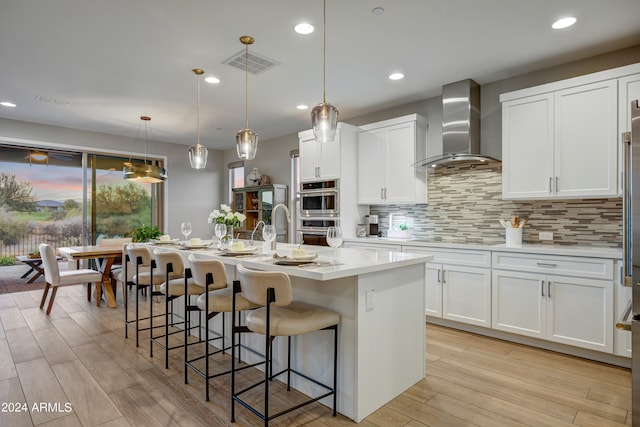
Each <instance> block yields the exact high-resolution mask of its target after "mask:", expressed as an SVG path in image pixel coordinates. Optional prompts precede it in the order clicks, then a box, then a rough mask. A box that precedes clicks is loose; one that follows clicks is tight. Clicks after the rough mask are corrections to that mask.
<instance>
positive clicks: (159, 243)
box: [151, 239, 180, 245]
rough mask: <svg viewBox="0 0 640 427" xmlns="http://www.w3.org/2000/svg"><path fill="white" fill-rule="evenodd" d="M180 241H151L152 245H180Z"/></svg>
mask: <svg viewBox="0 0 640 427" xmlns="http://www.w3.org/2000/svg"><path fill="white" fill-rule="evenodd" d="M179 241H180V239H171V240H155V239H151V243H153V244H154V245H175V244H176V243H178V242H179Z"/></svg>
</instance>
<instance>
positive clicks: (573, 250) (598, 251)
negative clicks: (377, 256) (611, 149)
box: [344, 237, 622, 259]
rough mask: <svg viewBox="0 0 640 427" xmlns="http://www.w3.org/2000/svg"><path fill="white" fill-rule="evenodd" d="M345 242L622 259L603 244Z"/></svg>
mask: <svg viewBox="0 0 640 427" xmlns="http://www.w3.org/2000/svg"><path fill="white" fill-rule="evenodd" d="M344 241H345V242H360V243H368V244H380V245H384V244H387V245H402V246H403V247H405V246H414V247H415V246H419V247H430V248H441V249H475V250H485V251H494V252H495V251H500V252H519V253H529V254H543V255H566V256H581V257H590V258H611V259H622V249H621V248H611V247H605V246H597V245H593V246H590V245H589V246H587V245H558V244H524V245H522V247H521V248H514V247H509V248H508V247H506V245H505V244H504V243H502V244H498V245H496V244H490V245H483V244H480V243H449V242H446V243H445V242H433V241H428V240H420V239H390V238H386V237H359V238H358V237H355V238H345V239H344Z"/></svg>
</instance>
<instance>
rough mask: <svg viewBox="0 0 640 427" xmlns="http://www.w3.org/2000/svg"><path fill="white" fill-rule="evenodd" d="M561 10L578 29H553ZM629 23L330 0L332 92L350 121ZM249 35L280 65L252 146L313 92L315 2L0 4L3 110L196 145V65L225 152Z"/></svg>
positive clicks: (579, 9)
mask: <svg viewBox="0 0 640 427" xmlns="http://www.w3.org/2000/svg"><path fill="white" fill-rule="evenodd" d="M377 6H379V7H382V8H384V13H383V14H381V15H374V14H373V13H371V10H372V9H373V8H374V7H377ZM566 15H574V16H576V17H577V18H578V22H577V24H576V25H574V26H573V27H571V28H569V29H565V30H560V31H553V30H551V28H550V26H551V23H552V22H553V21H554V20H555V19H556V18H559V17H562V16H566ZM639 19H640V1H639V0H528V1H527V0H348V1H338V0H328V1H327V101H328V102H329V103H331V104H333V105H335V106H336V107H338V109H339V110H340V117H341V119H348V118H350V117H357V116H360V115H363V114H367V113H369V112H373V111H377V110H380V109H383V108H387V107H392V106H395V105H400V104H404V103H407V102H411V101H415V100H419V99H424V98H428V97H432V96H436V95H439V94H441V86H442V85H443V84H446V83H450V82H454V81H457V80H462V79H465V78H472V79H474V80H475V81H477V82H478V83H480V84H484V83H488V82H492V81H495V80H499V79H503V78H507V77H511V76H514V75H518V74H522V73H524V72H527V71H532V70H536V69H542V68H547V67H550V66H553V65H557V64H561V63H566V62H569V61H573V60H577V59H581V58H585V57H589V56H593V55H597V54H601V53H604V52H608V51H612V50H617V49H621V48H625V47H629V46H633V45H636V44H639V43H640V25H639V24H638V23H639V22H640V21H639ZM301 21H307V22H309V23H311V24H313V25H314V26H315V27H316V31H315V32H314V33H313V34H311V35H307V36H301V35H298V34H296V33H295V32H294V31H293V27H294V25H295V24H297V23H299V22H301ZM245 34H246V35H251V36H253V37H255V39H256V42H255V44H253V45H252V46H251V47H250V48H249V52H250V53H256V54H259V55H263V56H266V57H268V58H271V59H274V60H276V61H278V62H279V63H280V65H278V66H277V67H275V68H273V69H271V70H268V71H266V72H264V73H262V74H260V75H249V127H250V128H251V129H253V130H254V131H255V132H257V133H258V134H259V135H260V139H261V140H262V141H264V140H267V139H271V138H275V137H278V136H282V135H286V134H290V133H293V132H297V131H300V130H304V129H307V128H309V127H310V118H309V114H310V113H309V110H307V111H300V110H297V109H296V105H298V104H301V103H304V104H307V105H309V106H311V107H312V106H313V105H315V104H317V103H318V102H320V101H321V100H322V53H323V47H322V1H321V0H271V1H265V0H243V1H231V0H227V1H221V0H182V1H175V0H135V1H131V0H108V1H107V0H102V1H100V0H56V1H36V0H0V101H2V100H9V101H12V102H14V103H16V104H17V105H18V106H17V108H5V107H0V117H5V118H9V119H16V120H26V121H31V122H38V123H45V124H51V125H58V126H65V127H71V128H78V129H85V130H91V131H97V132H104V133H111V134H118V135H125V136H131V137H134V136H136V133H137V130H138V128H139V122H140V120H139V116H140V115H143V114H144V115H150V116H151V117H152V121H151V128H152V130H153V139H155V140H161V141H167V142H175V143H178V144H185V145H191V144H193V143H195V139H196V136H195V135H196V119H195V113H196V77H195V75H194V74H192V72H191V69H192V68H195V67H200V68H204V69H205V70H206V72H207V73H206V75H215V76H217V77H219V78H220V79H221V83H219V84H218V85H209V84H207V83H204V82H202V89H201V102H202V107H201V143H202V144H204V145H206V146H208V147H209V148H217V149H227V148H231V147H233V145H234V135H235V133H236V132H237V131H238V130H240V129H242V128H244V120H245V117H244V115H245V87H244V85H245V74H244V71H242V70H238V69H236V68H232V67H231V66H229V65H224V64H222V62H223V61H224V60H226V59H227V58H229V57H230V56H232V55H233V54H235V53H238V52H239V51H241V50H243V49H244V46H243V45H242V44H241V43H240V41H239V40H238V39H239V37H240V36H242V35H245ZM394 71H400V72H403V73H404V74H405V75H406V77H405V79H404V80H400V81H390V80H388V79H387V75H388V74H389V73H391V72H394ZM39 98H40V99H39ZM0 133H1V132H0Z"/></svg>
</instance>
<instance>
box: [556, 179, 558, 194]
mask: <svg viewBox="0 0 640 427" xmlns="http://www.w3.org/2000/svg"><path fill="white" fill-rule="evenodd" d="M557 192H558V177H557V176H556V193H557Z"/></svg>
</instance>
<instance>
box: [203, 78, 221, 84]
mask: <svg viewBox="0 0 640 427" xmlns="http://www.w3.org/2000/svg"><path fill="white" fill-rule="evenodd" d="M204 81H205V82H207V83H211V84H217V83H220V79H219V78H217V77H213V76H209V77H205V78H204Z"/></svg>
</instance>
